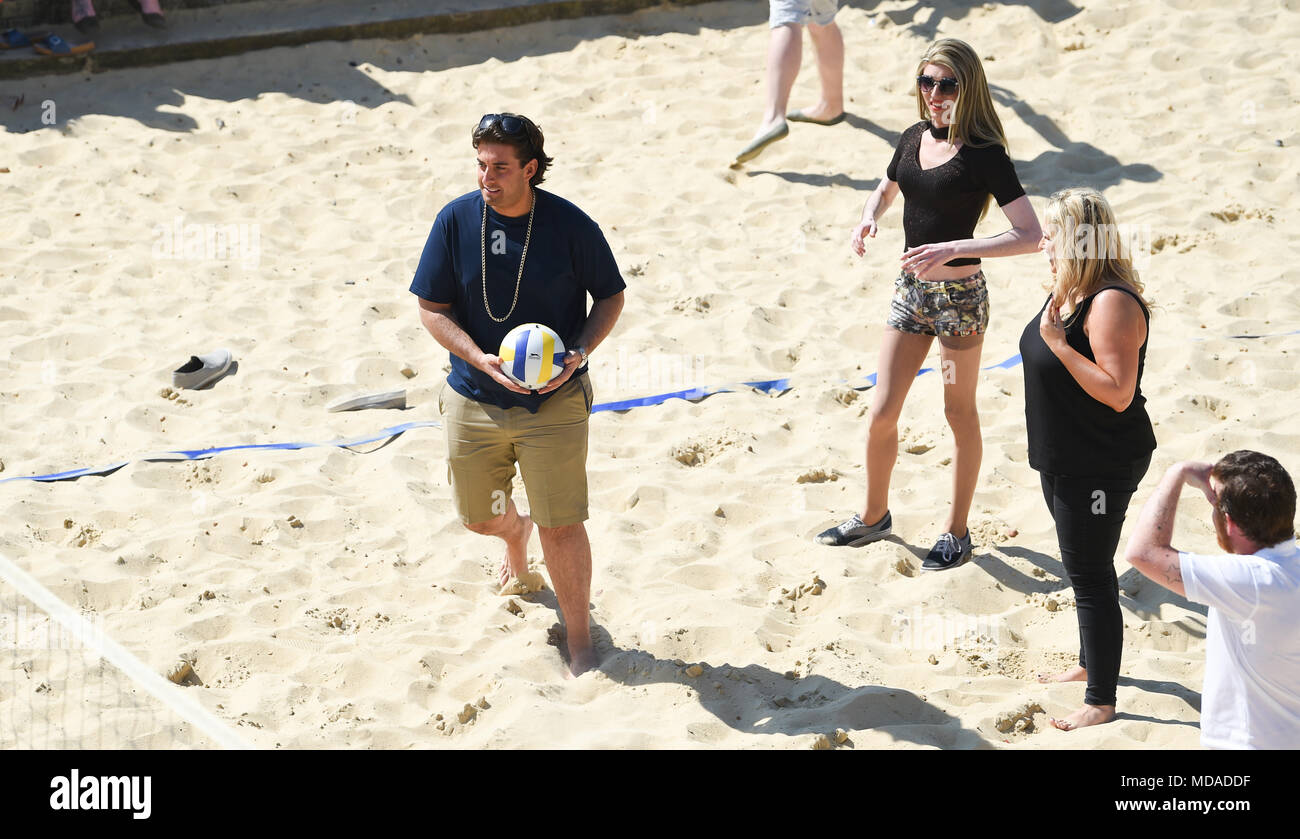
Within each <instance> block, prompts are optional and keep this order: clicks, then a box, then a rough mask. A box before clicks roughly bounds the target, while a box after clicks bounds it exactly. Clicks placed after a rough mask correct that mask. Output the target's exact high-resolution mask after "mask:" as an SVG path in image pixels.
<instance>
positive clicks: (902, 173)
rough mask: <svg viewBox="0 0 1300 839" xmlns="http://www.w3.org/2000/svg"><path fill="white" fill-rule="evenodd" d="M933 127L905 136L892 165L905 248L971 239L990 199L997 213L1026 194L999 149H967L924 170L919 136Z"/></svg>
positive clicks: (963, 261) (962, 261) (923, 125)
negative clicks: (900, 195)
mask: <svg viewBox="0 0 1300 839" xmlns="http://www.w3.org/2000/svg"><path fill="white" fill-rule="evenodd" d="M929 127H930V123H929V121H922V122H918V123H917V124H916V125H913V126H912V127H911V128H909V129H907V130H906V131H904V132H903V137H902V139H900V140H899V141H898V148H896V149H895V150H894V159H893V160H892V161H890V163H889V170H888V175H889V179H890V180H891V181H897V182H898V186H899V189H901V190H902V191H903V199H904V202H903V233H904V234H905V236H906V244H905V246H904V247H905V248H914V247H916V246H918V245H929V244H933V243H934V242H951V241H954V240H957V239H969V238H971V237H972V235H973V234H974V233H975V224H976V223H977V222H978V221H979V217H980V211H981V210H982V209H984V201H985V199H986V198H987V197H988V196H989V195H990V194H991V195H992V196H993V199H994V200H995V201H997V202H998V206H999V207H1005V206H1006V205H1007V204H1010V203H1011V202H1012V201H1015V200H1016V199H1017V198H1019V197H1020V196H1022V195H1024V194H1025V189H1024V187H1022V186H1021V185H1020V179H1019V178H1018V177H1016V167H1015V166H1014V165H1013V164H1012V163H1011V158H1010V157H1008V156H1007V150H1006V148H1004V147H1003V146H1002V145H1001V144H999V143H994V144H993V145H990V146H984V147H983V148H975V147H973V146H971V145H970V144H968V143H964V144H962V147H961V148H960V149H958V150H957V154H956V155H954V156H953V158H952V159H951V160H949V161H948V162H947V163H944V164H943V165H941V166H936V167H934V168H933V169H922V168H921V163H920V157H919V155H920V152H921V135H922V134H924V133H925V131H926V130H927V129H928V128H929ZM946 264H948V265H979V264H980V261H979V260H978V259H974V258H969V257H962V258H959V259H954V260H952V261H950V262H948V263H946Z"/></svg>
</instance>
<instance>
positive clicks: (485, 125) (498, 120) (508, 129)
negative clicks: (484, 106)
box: [478, 114, 528, 137]
mask: <svg viewBox="0 0 1300 839" xmlns="http://www.w3.org/2000/svg"><path fill="white" fill-rule="evenodd" d="M495 124H499V125H500V126H501V130H502V131H504V132H505V133H507V134H511V135H515V134H517V135H520V136H524V137H527V136H528V129H526V128H525V127H524V121H523V120H521V119H519V118H518V117H508V116H505V115H503V114H484V115H483V118H482V119H481V120H479V121H478V130H479V131H486V130H488V129H489V128H491V127H492V126H493V125H495Z"/></svg>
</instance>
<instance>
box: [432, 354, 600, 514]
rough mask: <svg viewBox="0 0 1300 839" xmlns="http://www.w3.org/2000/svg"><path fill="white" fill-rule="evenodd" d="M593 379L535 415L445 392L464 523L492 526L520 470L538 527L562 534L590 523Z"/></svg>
mask: <svg viewBox="0 0 1300 839" xmlns="http://www.w3.org/2000/svg"><path fill="white" fill-rule="evenodd" d="M588 379H589V377H588V376H587V374H585V373H584V374H582V375H580V376H574V377H573V378H572V379H570V380H569V381H567V382H565V383H564V385H563V386H561V387H560V389H559V390H557V391H555V392H554V393H552V394H551V395H550V397H548V398H547V400H546V401H545V402H543V403H542V407H541V408H539V409H538V411H537V413H535V414H531V413H529V412H528V410H527V409H525V408H501V407H498V406H496V405H487V404H484V403H482V402H478V401H475V400H473V399H467V398H466V397H464V396H461V395H460V394H459V393H457V392H456V391H455V390H454V389H452V387H451V386H450V385H444V386H443V388H442V392H441V393H440V394H439V395H438V411H439V413H441V414H442V424H443V428H444V429H445V431H446V435H447V479H448V480H449V481H450V482H451V491H452V496H453V497H454V498H455V499H456V512H457V514H459V515H460V520H461V522H462V523H464V524H478V523H480V522H485V521H490V520H491V519H494V518H496V517H497V516H499V515H501V514H502V513H504V512H505V511H506V509H507V507H508V505H509V500H510V490H511V484H512V482H513V481H514V477H515V464H516V463H518V464H519V469H520V472H521V473H522V474H523V477H524V490H525V491H526V492H527V493H528V507H529V514H530V515H531V516H532V518H533V521H535V522H537V524H539V525H540V526H542V527H563V526H564V525H568V524H577V523H579V522H582V521H586V520H587V420H588V418H589V417H590V416H591V405H592V398H593V397H592V390H591V382H590V381H588Z"/></svg>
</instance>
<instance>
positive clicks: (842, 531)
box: [813, 511, 894, 548]
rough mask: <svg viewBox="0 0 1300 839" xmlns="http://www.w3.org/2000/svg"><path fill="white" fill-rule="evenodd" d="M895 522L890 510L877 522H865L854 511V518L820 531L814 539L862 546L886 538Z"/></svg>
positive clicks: (854, 546)
mask: <svg viewBox="0 0 1300 839" xmlns="http://www.w3.org/2000/svg"><path fill="white" fill-rule="evenodd" d="M893 524H894V519H893V517H892V516H890V514H889V512H888V511H886V512H885V517H884V518H883V519H881V520H880V521H878V522H876V523H875V524H863V523H862V519H861V518H859V517H858V514H857V513H854V514H853V518H851V519H849V520H848V521H846V522H844V523H843V524H837V525H835V526H834V527H832V528H830V529H828V530H823V531H822V532H821V533H818V534H817V538H816V539H814V540H813V541H814V542H816V543H818V544H819V545H835V546H836V547H849V548H860V547H862V546H863V545H866V544H868V543H870V542H876V541H879V540H880V539H884V538H885V537H886V536H888V535H889V532H890V528H891V527H892V526H893Z"/></svg>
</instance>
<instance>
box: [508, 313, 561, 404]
mask: <svg viewBox="0 0 1300 839" xmlns="http://www.w3.org/2000/svg"><path fill="white" fill-rule="evenodd" d="M497 355H499V356H501V372H502V373H505V374H506V375H507V376H508V377H510V378H511V379H512V380H514V381H515V382H516V383H518V384H520V385H523V386H524V387H526V388H528V389H529V390H537V389H538V388H543V387H546V383H547V382H549V381H550V380H551V379H554V378H555V377H556V376H558V375H560V374H561V373H563V372H564V342H563V341H561V340H560V336H559V335H557V334H555V330H554V329H551V328H550V327H549V326H542V325H541V324H540V323H525V324H521V325H519V326H516V327H515V328H514V329H512V330H510V331H509V332H507V333H506V337H505V338H502V339H501V349H500V351H499V352H498V353H497Z"/></svg>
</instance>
